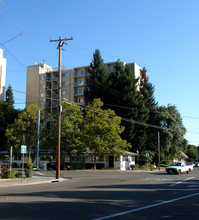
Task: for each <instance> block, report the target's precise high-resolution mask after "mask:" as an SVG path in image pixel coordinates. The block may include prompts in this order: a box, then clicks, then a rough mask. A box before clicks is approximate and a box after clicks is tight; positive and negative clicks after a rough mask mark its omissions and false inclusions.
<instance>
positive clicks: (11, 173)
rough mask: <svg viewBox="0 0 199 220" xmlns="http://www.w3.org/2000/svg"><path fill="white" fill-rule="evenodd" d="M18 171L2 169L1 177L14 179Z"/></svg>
mask: <svg viewBox="0 0 199 220" xmlns="http://www.w3.org/2000/svg"><path fill="white" fill-rule="evenodd" d="M17 173H18V171H16V170H10V168H3V169H2V173H1V176H2V178H5V179H14V178H15V177H16V174H17Z"/></svg>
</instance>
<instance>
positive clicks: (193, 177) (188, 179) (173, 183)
mask: <svg viewBox="0 0 199 220" xmlns="http://www.w3.org/2000/svg"><path fill="white" fill-rule="evenodd" d="M193 178H195V176H192V177H189V178H187V179H186V180H183V181H179V182H177V183H173V184H171V185H169V186H171V187H172V186H175V185H178V184H180V183H183V182H186V181H187V180H190V179H193Z"/></svg>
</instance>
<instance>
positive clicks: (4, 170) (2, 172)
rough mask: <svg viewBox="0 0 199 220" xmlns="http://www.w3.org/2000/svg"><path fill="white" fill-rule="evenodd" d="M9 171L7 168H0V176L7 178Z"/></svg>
mask: <svg viewBox="0 0 199 220" xmlns="http://www.w3.org/2000/svg"><path fill="white" fill-rule="evenodd" d="M9 171H10V169H9V168H3V169H2V170H1V177H2V178H8V172H9Z"/></svg>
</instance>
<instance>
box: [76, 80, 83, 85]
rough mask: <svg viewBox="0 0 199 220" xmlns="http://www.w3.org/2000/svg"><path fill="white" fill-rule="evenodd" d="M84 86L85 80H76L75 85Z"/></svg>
mask: <svg viewBox="0 0 199 220" xmlns="http://www.w3.org/2000/svg"><path fill="white" fill-rule="evenodd" d="M83 84H84V80H83V79H80V80H76V81H75V85H76V86H77V85H83Z"/></svg>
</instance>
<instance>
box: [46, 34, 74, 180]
mask: <svg viewBox="0 0 199 220" xmlns="http://www.w3.org/2000/svg"><path fill="white" fill-rule="evenodd" d="M67 40H73V38H72V37H71V38H68V39H67V38H64V39H62V38H61V37H59V39H58V40H51V39H50V42H59V44H58V46H57V49H59V61H58V80H59V95H58V109H57V122H58V123H57V157H56V179H58V180H59V179H60V143H61V111H62V105H61V51H62V47H63V45H64V44H67V43H65V41H67Z"/></svg>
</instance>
